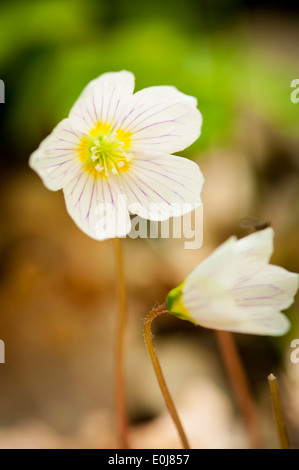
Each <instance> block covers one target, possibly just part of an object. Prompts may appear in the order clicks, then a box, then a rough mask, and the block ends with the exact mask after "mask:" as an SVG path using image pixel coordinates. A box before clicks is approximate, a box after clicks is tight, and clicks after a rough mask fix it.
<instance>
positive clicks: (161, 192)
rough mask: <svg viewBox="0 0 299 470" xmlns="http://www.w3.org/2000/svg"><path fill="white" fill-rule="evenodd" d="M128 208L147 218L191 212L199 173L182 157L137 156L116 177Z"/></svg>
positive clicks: (197, 192)
mask: <svg viewBox="0 0 299 470" xmlns="http://www.w3.org/2000/svg"><path fill="white" fill-rule="evenodd" d="M120 180H121V184H122V187H123V192H125V193H126V195H127V198H128V206H129V210H130V212H131V213H133V214H137V215H139V216H140V217H143V218H147V219H149V220H156V221H158V220H167V219H168V218H169V217H172V216H174V215H175V216H180V215H182V214H184V213H187V212H191V211H192V210H193V209H194V208H195V207H197V206H198V204H199V203H200V192H201V189H202V185H203V176H202V174H201V172H200V169H199V167H198V165H197V164H196V163H194V162H192V161H191V160H188V159H186V158H182V157H177V156H173V155H160V156H157V157H155V158H149V157H148V156H145V155H140V156H139V157H138V158H134V159H133V160H132V161H131V162H130V169H129V171H128V172H126V173H123V174H122V175H121V176H120Z"/></svg>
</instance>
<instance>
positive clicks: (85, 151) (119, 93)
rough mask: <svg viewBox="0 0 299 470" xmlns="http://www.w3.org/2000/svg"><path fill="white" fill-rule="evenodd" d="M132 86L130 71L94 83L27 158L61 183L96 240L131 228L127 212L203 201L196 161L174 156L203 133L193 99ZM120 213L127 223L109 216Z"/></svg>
mask: <svg viewBox="0 0 299 470" xmlns="http://www.w3.org/2000/svg"><path fill="white" fill-rule="evenodd" d="M133 90H134V75H133V74H132V73H130V72H127V71H121V72H115V73H106V74H103V75H101V76H100V77H98V78H97V79H95V80H93V81H92V82H90V83H89V84H88V85H87V87H86V88H85V89H84V90H83V92H82V94H81V95H80V97H79V98H78V100H77V101H76V103H75V105H74V106H73V108H72V109H71V111H70V114H69V117H68V118H67V119H64V120H63V121H62V122H60V123H59V124H58V126H57V127H56V128H55V129H54V130H53V132H52V133H51V134H50V135H49V136H48V137H47V138H46V139H44V141H43V142H42V143H41V145H40V146H39V148H38V149H37V150H36V151H35V152H34V153H33V154H32V155H31V157H30V161H29V164H30V166H31V168H33V169H34V170H35V171H36V172H37V173H38V174H39V175H40V177H41V178H42V180H43V182H44V184H45V186H46V187H47V188H48V189H50V190H53V191H56V190H59V189H62V188H63V191H64V196H65V201H66V206H67V210H68V212H69V214H70V216H71V217H72V218H73V219H74V221H75V222H76V223H77V225H78V226H79V227H80V228H81V229H82V230H83V231H84V232H85V233H87V234H88V235H89V236H91V237H93V238H95V239H98V240H102V239H105V238H110V237H115V236H125V235H126V234H127V233H129V231H130V218H129V212H132V213H134V214H137V215H140V216H141V217H144V218H150V219H152V220H157V221H158V220H165V219H167V218H168V217H169V216H170V214H171V207H173V205H175V206H176V215H178V211H179V209H178V208H179V207H181V213H182V214H183V213H184V212H185V211H186V208H185V205H184V204H185V203H188V204H189V206H190V207H193V208H195V207H196V206H197V205H198V204H199V203H200V192H201V189H202V185H203V177H202V174H201V172H200V170H199V167H198V165H197V164H196V163H194V162H192V161H190V160H188V159H186V158H182V157H178V156H174V155H171V153H173V152H178V151H181V150H183V149H184V148H186V147H187V146H189V145H190V144H192V143H193V142H194V141H195V140H196V139H197V138H198V137H199V135H200V131H201V125H202V117H201V114H200V112H199V110H198V109H197V101H196V99H195V98H193V97H191V96H187V95H185V94H183V93H181V92H179V91H178V90H177V89H176V88H174V87H171V86H155V87H149V88H145V89H143V90H141V91H138V92H137V93H135V94H133ZM159 204H162V205H163V210H162V211H161V210H159ZM155 207H156V209H155ZM165 207H169V208H170V212H169V213H167V211H165ZM130 209H131V210H130ZM190 210H192V209H189V211H190ZM116 214H118V216H119V214H121V219H122V222H123V223H116V224H115V223H114V224H113V223H112V222H113V221H115V217H116ZM109 220H110V222H111V223H110V222H109ZM118 222H119V221H118Z"/></svg>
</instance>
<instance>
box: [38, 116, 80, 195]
mask: <svg viewBox="0 0 299 470" xmlns="http://www.w3.org/2000/svg"><path fill="white" fill-rule="evenodd" d="M79 143H80V138H79V136H78V135H77V133H76V131H74V129H73V127H72V126H71V125H70V122H69V120H68V119H64V120H63V121H61V122H60V123H59V124H58V125H57V126H56V127H55V129H54V130H53V131H52V133H51V134H50V135H49V136H48V137H46V138H45V139H44V140H43V141H42V142H41V144H40V146H39V147H38V149H37V150H36V151H35V152H33V153H32V154H31V156H30V159H29V165H30V167H31V168H32V169H33V170H35V171H36V172H37V173H38V175H39V176H40V177H41V178H42V180H43V183H44V185H45V186H46V187H47V188H48V189H50V190H52V191H57V190H58V189H61V188H62V187H63V186H65V185H66V184H68V183H69V182H70V181H71V180H72V179H73V178H74V177H75V176H76V175H77V174H78V173H80V172H81V171H82V164H81V162H80V160H79V158H78V152H77V148H78V145H79Z"/></svg>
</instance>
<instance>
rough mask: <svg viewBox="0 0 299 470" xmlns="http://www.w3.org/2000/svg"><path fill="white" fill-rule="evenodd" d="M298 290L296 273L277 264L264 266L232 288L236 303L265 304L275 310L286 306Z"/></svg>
mask: <svg viewBox="0 0 299 470" xmlns="http://www.w3.org/2000/svg"><path fill="white" fill-rule="evenodd" d="M297 290H298V274H295V273H290V272H289V271H287V270H286V269H283V268H281V267H279V266H272V265H268V266H265V267H264V268H263V269H262V270H261V271H260V272H259V273H258V274H257V275H255V276H254V277H253V278H252V279H251V280H249V281H246V282H244V283H243V284H242V285H238V286H237V287H235V289H233V290H232V294H233V296H234V299H235V300H236V302H237V303H238V305H241V306H244V307H254V306H258V307H261V306H266V307H271V306H272V307H273V309H275V310H276V311H278V310H283V309H286V308H288V307H289V306H290V305H291V304H292V303H293V301H294V296H295V294H296V292H297Z"/></svg>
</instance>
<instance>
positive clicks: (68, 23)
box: [0, 0, 299, 449]
mask: <svg viewBox="0 0 299 470" xmlns="http://www.w3.org/2000/svg"><path fill="white" fill-rule="evenodd" d="M281 3H282V4H281ZM298 43H299V16H298V9H296V8H295V7H292V6H291V4H288V2H280V3H279V4H278V3H277V5H276V4H275V3H273V2H266V1H261V2H257V1H253V2H245V1H242V0H227V1H222V0H212V1H207V0H204V1H203V0H198V1H196V0H184V1H180V0H172V1H162V2H161V1H160V0H151V1H150V2H137V1H136V0H126V1H121V0H110V1H108V0H99V1H96V0H84V1H83V0H71V1H70V0H53V1H50V0H44V1H32V0H30V1H29V0H27V1H11V2H1V6H0V78H1V79H2V80H4V82H5V104H0V113H1V115H0V156H1V161H0V216H1V229H0V338H1V339H2V340H3V341H4V342H5V353H6V362H5V364H0V448H103V449H104V448H108V449H110V448H115V447H116V446H117V442H116V436H115V423H114V400H113V384H114V376H113V363H114V347H115V333H114V332H115V316H116V308H117V306H116V296H115V267H114V253H113V243H112V241H111V240H107V241H105V242H95V241H94V240H91V239H89V238H88V237H87V236H86V235H85V234H83V233H81V232H80V230H79V229H78V228H77V227H76V226H75V224H74V223H73V221H72V220H71V219H70V218H69V216H68V215H67V213H66V210H65V205H64V200H63V195H62V193H61V191H59V192H57V193H54V192H50V191H48V190H47V189H46V188H45V187H44V186H43V184H42V182H41V180H40V179H39V178H38V177H37V175H35V174H34V173H33V172H32V171H31V170H30V169H29V167H28V158H29V155H30V153H31V152H32V151H33V150H34V149H35V148H36V147H37V146H38V145H39V143H40V141H41V140H42V139H43V138H44V137H45V136H46V135H47V134H48V133H49V132H50V131H51V130H52V128H53V127H54V126H55V125H56V124H57V123H58V122H59V121H60V120H61V119H63V118H64V117H66V116H67V114H68V112H69V110H70V108H71V106H72V105H73V103H74V101H75V100H76V98H77V97H78V95H79V94H80V92H81V90H82V89H83V87H84V86H85V85H86V84H87V83H88V82H89V81H90V80H92V79H93V78H95V77H97V76H98V75H100V74H101V73H104V72H107V71H117V70H122V69H126V70H130V71H132V72H133V73H134V74H135V76H136V90H139V89H142V88H144V87H147V86H151V85H174V86H176V87H178V88H179V89H180V90H181V91H182V92H184V93H187V94H190V95H193V96H196V97H197V99H198V106H199V109H200V110H201V112H202V114H203V121H204V124H203V129H202V135H201V137H200V138H199V139H198V141H197V142H195V143H194V144H193V145H192V146H191V147H190V148H189V149H187V150H186V151H185V152H182V155H183V156H186V157H188V158H192V159H194V160H195V161H196V162H198V164H199V165H200V168H201V170H202V172H203V174H204V177H205V186H204V190H203V193H202V198H203V204H204V206H203V207H204V222H203V246H202V248H200V249H198V250H185V249H184V245H183V241H182V240H175V239H173V240H140V239H139V240H131V239H129V238H127V239H126V240H124V244H123V245H124V252H125V263H126V273H127V285H128V293H129V326H128V331H127V338H126V343H127V353H126V380H127V400H128V407H129V414H130V421H131V431H130V437H131V445H132V447H135V448H179V447H180V443H179V441H178V438H177V435H176V431H175V429H174V427H173V425H172V422H171V420H170V418H169V416H168V415H167V413H166V411H165V405H164V402H163V399H162V397H161V394H160V391H159V389H158V386H157V385H156V381H155V377H154V373H153V371H152V367H151V364H150V361H149V358H148V355H147V352H146V350H145V346H144V341H143V335H142V329H143V319H144V318H145V316H146V315H147V313H148V312H149V310H150V309H151V308H152V307H153V305H156V304H158V303H162V302H163V301H164V299H165V296H166V294H167V293H168V291H169V290H170V289H171V288H173V287H174V286H175V285H177V283H179V282H181V281H182V280H183V279H184V277H185V276H186V274H188V273H189V272H190V270H191V269H193V268H194V267H195V266H196V265H197V264H198V263H199V262H200V261H201V260H202V259H204V258H205V257H206V256H207V255H208V254H209V253H210V252H211V251H212V250H213V249H214V248H215V247H216V246H218V245H219V244H220V243H221V242H222V241H224V240H225V239H226V238H228V237H229V236H230V235H232V234H236V235H238V236H239V237H241V236H245V235H247V234H248V233H250V228H246V227H243V226H241V225H240V220H241V219H242V218H243V217H256V218H258V220H261V221H264V220H266V221H269V222H270V223H271V225H272V226H273V228H274V229H275V233H276V236H275V253H274V255H273V258H272V262H273V263H274V264H278V265H281V266H283V267H285V268H286V269H288V270H290V271H294V272H299V247H298V244H299V218H298V214H299V137H298V125H299V103H297V104H295V103H292V102H291V99H290V95H291V92H292V91H293V89H292V88H291V87H290V85H291V81H292V80H293V79H296V78H299V50H298ZM287 315H288V317H289V318H290V320H291V322H292V328H291V330H290V331H289V333H288V334H287V335H285V336H283V337H280V338H268V337H257V336H251V335H235V339H236V342H237V345H238V348H239V351H240V354H241V356H242V359H243V361H244V366H245V368H246V371H247V374H248V380H249V383H250V387H251V389H252V392H253V395H254V398H255V402H256V406H257V410H258V414H259V418H260V422H261V426H262V431H263V437H264V446H265V447H266V448H277V447H279V442H278V438H277V435H276V431H275V427H274V422H273V417H272V411H271V403H270V396H269V390H268V383H267V376H268V374H269V373H271V372H273V373H274V374H275V375H276V376H277V377H278V381H279V386H280V392H281V398H282V404H283V410H284V415H285V421H286V427H287V430H288V434H289V437H290V441H291V445H292V447H294V448H299V400H298V396H299V363H298V364H293V363H292V362H291V360H290V354H291V352H292V348H291V347H290V343H291V341H292V340H293V339H295V338H299V299H298V298H297V301H296V302H295V303H294V305H293V306H292V307H291V308H290V309H289V310H288V311H287ZM155 343H156V347H157V351H158V354H159V357H160V360H161V364H162V367H163V370H164V373H165V377H166V379H167V382H168V385H169V388H170V390H171V392H172V394H173V397H174V400H175V402H176V404H177V407H178V411H179V414H180V416H181V418H182V421H183V424H184V426H185V428H186V432H187V434H188V436H189V438H190V441H191V445H192V447H194V448H246V447H248V440H247V437H246V433H245V430H244V426H243V423H242V419H241V417H240V414H239V410H238V407H237V405H236V402H235V398H234V396H233V393H232V390H231V387H230V384H229V382H228V379H227V376H226V372H225V369H224V366H223V363H222V359H221V356H220V354H219V350H218V347H217V342H216V340H215V335H214V332H213V331H210V330H205V329H203V328H200V327H194V326H193V325H191V324H188V323H187V322H184V321H181V320H179V319H176V318H172V317H170V316H163V317H161V318H159V319H158V320H157V321H156V325H155Z"/></svg>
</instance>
